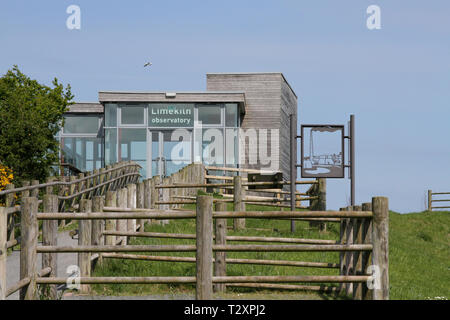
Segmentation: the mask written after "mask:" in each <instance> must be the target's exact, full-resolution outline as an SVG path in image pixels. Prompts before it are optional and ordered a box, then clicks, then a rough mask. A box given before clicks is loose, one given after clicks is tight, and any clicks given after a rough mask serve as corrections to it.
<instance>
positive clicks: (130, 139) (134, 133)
mask: <svg viewBox="0 0 450 320" xmlns="http://www.w3.org/2000/svg"><path fill="white" fill-rule="evenodd" d="M119 143H120V149H119V150H120V159H121V161H130V160H132V161H145V160H146V158H147V129H119Z"/></svg>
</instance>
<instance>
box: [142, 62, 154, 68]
mask: <svg viewBox="0 0 450 320" xmlns="http://www.w3.org/2000/svg"><path fill="white" fill-rule="evenodd" d="M151 65H152V63H151V62H147V63H146V64H144V68H145V67H150V66H151Z"/></svg>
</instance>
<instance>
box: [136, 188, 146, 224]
mask: <svg viewBox="0 0 450 320" xmlns="http://www.w3.org/2000/svg"><path fill="white" fill-rule="evenodd" d="M144 192H145V186H144V182H140V183H138V184H137V185H136V208H139V209H142V208H145V206H144V198H145V196H144ZM137 224H138V225H139V231H140V232H144V225H145V219H139V220H137Z"/></svg>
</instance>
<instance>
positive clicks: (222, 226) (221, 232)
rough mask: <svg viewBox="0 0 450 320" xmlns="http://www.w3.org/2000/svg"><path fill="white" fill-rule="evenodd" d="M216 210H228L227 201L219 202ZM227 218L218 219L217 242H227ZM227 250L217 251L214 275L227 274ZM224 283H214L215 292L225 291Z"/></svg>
mask: <svg viewBox="0 0 450 320" xmlns="http://www.w3.org/2000/svg"><path fill="white" fill-rule="evenodd" d="M216 211H227V204H226V202H217V203H216ZM226 239H227V219H216V244H217V245H219V244H223V245H226V244H227V240H226ZM226 258H227V254H226V252H219V251H216V255H215V263H214V275H215V276H216V277H222V276H226V275H227V265H226ZM225 289H226V287H225V284H224V283H216V284H215V285H214V292H225Z"/></svg>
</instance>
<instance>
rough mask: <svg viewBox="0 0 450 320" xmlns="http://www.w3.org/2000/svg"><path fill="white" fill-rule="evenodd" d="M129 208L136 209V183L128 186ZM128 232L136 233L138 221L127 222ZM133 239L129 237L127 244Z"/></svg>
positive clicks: (129, 220) (130, 220)
mask: <svg viewBox="0 0 450 320" xmlns="http://www.w3.org/2000/svg"><path fill="white" fill-rule="evenodd" d="M127 208H128V209H132V210H133V209H136V185H135V184H134V183H132V184H129V185H128V186H127ZM127 230H128V232H136V219H128V220H127ZM130 239H131V237H128V239H127V243H128V242H130Z"/></svg>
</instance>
